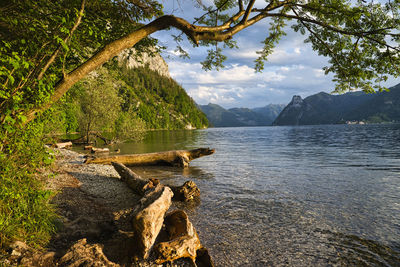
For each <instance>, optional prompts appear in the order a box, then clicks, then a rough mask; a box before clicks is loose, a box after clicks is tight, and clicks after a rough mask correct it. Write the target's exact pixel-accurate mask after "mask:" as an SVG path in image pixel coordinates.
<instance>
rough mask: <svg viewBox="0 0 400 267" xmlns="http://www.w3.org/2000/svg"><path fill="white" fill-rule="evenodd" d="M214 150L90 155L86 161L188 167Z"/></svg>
mask: <svg viewBox="0 0 400 267" xmlns="http://www.w3.org/2000/svg"><path fill="white" fill-rule="evenodd" d="M214 152H215V150H214V149H209V148H198V149H193V150H173V151H165V152H156V153H146V154H132V155H118V156H109V157H97V158H89V157H88V158H87V159H86V161H85V163H96V164H111V162H118V163H122V164H125V165H126V166H145V165H171V166H179V167H187V166H189V162H190V161H191V160H193V159H196V158H200V157H203V156H207V155H211V154H213V153H214Z"/></svg>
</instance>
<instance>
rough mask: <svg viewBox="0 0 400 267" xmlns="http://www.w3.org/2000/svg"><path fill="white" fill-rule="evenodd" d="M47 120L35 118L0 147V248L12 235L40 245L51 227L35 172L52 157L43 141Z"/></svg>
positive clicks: (45, 193) (49, 211)
mask: <svg viewBox="0 0 400 267" xmlns="http://www.w3.org/2000/svg"><path fill="white" fill-rule="evenodd" d="M43 117H44V116H43ZM47 123H48V120H47V119H39V120H38V121H37V122H36V123H34V124H30V125H29V126H28V127H27V129H26V131H24V132H18V134H15V135H13V136H12V138H9V139H8V140H7V141H8V142H9V143H8V144H3V145H4V146H3V149H2V151H0V250H1V249H4V248H6V246H7V244H9V243H10V242H12V241H13V240H15V239H20V240H26V241H27V242H28V244H30V245H33V246H37V245H44V244H45V243H46V242H48V240H49V239H50V234H51V233H52V232H54V231H55V224H54V222H55V220H54V219H55V213H54V211H53V209H52V207H51V206H50V205H49V203H48V200H49V197H50V196H51V193H50V191H48V190H45V189H44V188H43V184H42V182H41V181H40V180H39V179H38V174H37V171H38V170H39V169H41V168H43V167H45V166H48V165H49V164H51V163H52V162H53V159H54V155H53V154H51V152H50V151H49V150H48V149H46V148H45V146H44V141H43V133H44V129H45V128H46V125H47Z"/></svg>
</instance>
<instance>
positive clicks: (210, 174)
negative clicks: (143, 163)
mask: <svg viewBox="0 0 400 267" xmlns="http://www.w3.org/2000/svg"><path fill="white" fill-rule="evenodd" d="M197 147H210V148H215V149H216V153H215V154H214V155H211V156H207V157H203V158H200V159H197V160H194V161H192V162H191V166H190V167H189V168H187V169H184V170H182V169H178V168H173V167H162V168H161V167H148V168H137V169H134V170H136V171H137V172H138V173H139V174H140V175H141V176H143V177H144V178H150V177H155V178H159V179H161V180H163V182H164V183H169V184H177V185H178V184H182V183H183V182H184V181H186V180H189V179H191V180H193V181H194V182H195V183H196V184H197V185H198V186H199V188H200V190H201V194H202V195H201V203H199V204H198V205H192V206H190V207H184V206H181V207H183V208H184V209H185V210H186V211H187V212H188V214H189V216H190V218H191V220H192V222H193V223H194V225H195V226H196V229H197V230H198V232H199V235H200V238H201V240H202V242H203V244H204V245H205V246H206V247H207V248H208V249H209V250H210V252H211V254H212V256H213V258H214V261H215V262H216V265H217V266H329V265H333V266H366V265H368V266H400V125H398V124H392V125H328V126H298V127H254V128H214V129H207V130H196V131H155V132H150V133H149V134H148V135H147V138H146V140H145V141H143V142H142V143H139V144H124V145H120V146H119V148H120V149H121V152H122V153H143V152H154V151H162V150H173V149H191V148H197Z"/></svg>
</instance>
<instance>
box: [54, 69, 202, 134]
mask: <svg viewBox="0 0 400 267" xmlns="http://www.w3.org/2000/svg"><path fill="white" fill-rule="evenodd" d="M56 111H57V112H58V113H59V116H58V117H59V118H60V120H58V121H57V123H56V124H55V125H54V129H53V132H58V133H62V132H64V133H73V132H79V133H80V134H81V136H82V137H83V136H86V137H90V136H89V135H92V136H97V137H102V138H103V139H104V140H107V142H113V141H121V140H125V139H132V138H133V139H134V138H135V137H137V132H138V131H139V132H140V131H143V130H146V129H193V128H205V127H207V126H208V121H207V118H206V117H205V115H204V114H203V113H202V112H201V111H200V110H199V109H198V108H197V106H196V104H195V102H194V101H193V100H192V99H191V98H190V97H189V96H188V95H187V94H186V92H185V90H184V89H183V88H182V87H181V86H180V85H179V84H177V83H176V82H175V81H174V80H173V79H171V78H169V77H165V76H162V75H160V74H159V73H158V72H157V71H153V70H150V69H149V68H148V67H137V68H129V67H127V66H126V64H119V62H117V61H115V62H112V63H110V64H107V65H106V66H103V67H102V68H100V69H98V70H96V71H95V72H94V73H92V74H91V75H90V76H89V77H88V78H86V79H84V80H83V81H81V82H79V83H78V84H77V85H75V86H74V88H73V89H72V90H70V92H69V93H68V94H67V95H66V96H65V97H64V99H63V101H62V102H61V103H60V104H58V105H57V107H56Z"/></svg>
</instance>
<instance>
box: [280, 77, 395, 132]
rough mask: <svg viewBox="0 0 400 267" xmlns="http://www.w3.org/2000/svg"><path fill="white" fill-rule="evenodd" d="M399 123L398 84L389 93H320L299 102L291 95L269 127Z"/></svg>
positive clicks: (298, 98) (299, 98)
mask: <svg viewBox="0 0 400 267" xmlns="http://www.w3.org/2000/svg"><path fill="white" fill-rule="evenodd" d="M351 121H352V122H354V121H356V122H360V121H363V122H366V123H379V122H399V121H400V84H398V85H396V86H394V87H391V88H390V91H389V92H382V93H375V94H365V93H364V92H350V93H346V94H342V95H331V94H327V93H324V92H321V93H318V94H315V95H311V96H309V97H306V98H305V99H302V98H301V97H300V96H293V99H292V101H291V102H290V103H289V104H288V105H287V106H286V107H285V108H284V109H283V110H282V112H281V113H280V114H279V116H278V117H277V118H276V120H275V121H274V122H273V125H312V124H337V123H346V122H351Z"/></svg>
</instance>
